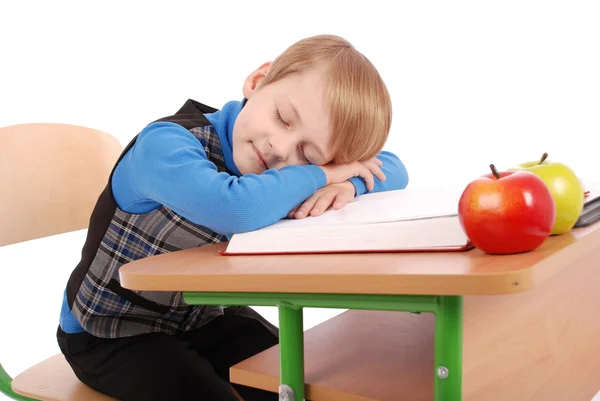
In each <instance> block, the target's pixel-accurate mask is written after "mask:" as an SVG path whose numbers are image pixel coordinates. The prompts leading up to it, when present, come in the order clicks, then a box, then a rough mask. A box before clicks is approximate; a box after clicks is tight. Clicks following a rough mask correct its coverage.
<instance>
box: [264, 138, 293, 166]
mask: <svg viewBox="0 0 600 401" xmlns="http://www.w3.org/2000/svg"><path fill="white" fill-rule="evenodd" d="M269 146H270V148H271V156H272V157H273V158H274V159H276V160H277V161H278V162H284V161H286V160H287V159H288V158H289V156H290V155H291V154H292V152H293V151H294V149H295V147H296V144H295V139H294V138H292V137H291V136H287V137H286V136H284V135H281V136H278V137H271V138H270V140H269Z"/></svg>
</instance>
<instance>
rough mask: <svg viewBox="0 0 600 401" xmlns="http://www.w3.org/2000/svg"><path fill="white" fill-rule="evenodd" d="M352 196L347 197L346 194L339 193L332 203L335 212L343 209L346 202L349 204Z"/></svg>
mask: <svg viewBox="0 0 600 401" xmlns="http://www.w3.org/2000/svg"><path fill="white" fill-rule="evenodd" d="M352 198H353V197H352V196H349V195H348V194H346V193H339V194H338V195H337V196H336V197H335V202H334V203H333V208H334V209H335V210H339V209H341V208H343V207H344V206H346V204H347V203H348V202H350V201H351V200H352Z"/></svg>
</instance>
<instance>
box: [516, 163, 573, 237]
mask: <svg viewBox="0 0 600 401" xmlns="http://www.w3.org/2000/svg"><path fill="white" fill-rule="evenodd" d="M547 158H548V153H544V154H543V155H542V157H541V159H540V160H537V161H530V162H526V163H521V164H519V165H517V166H516V167H513V168H510V169H508V170H509V171H519V170H524V171H529V172H531V173H533V174H535V175H537V176H538V177H540V178H541V179H542V181H544V183H545V184H546V185H547V186H548V189H549V190H550V193H551V194H552V198H553V199H554V204H555V205H556V218H555V220H554V225H553V226H552V231H551V233H550V235H559V234H564V233H566V232H568V231H569V230H571V228H573V226H574V225H575V223H576V222H577V219H578V218H579V215H580V214H581V210H582V209H583V198H584V188H583V185H582V184H581V180H580V179H579V177H577V175H576V174H575V172H574V171H573V170H572V169H571V168H569V167H568V166H567V165H565V164H564V163H559V162H551V161H549V160H547Z"/></svg>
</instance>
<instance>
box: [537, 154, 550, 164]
mask: <svg viewBox="0 0 600 401" xmlns="http://www.w3.org/2000/svg"><path fill="white" fill-rule="evenodd" d="M547 158H548V153H546V152H544V154H543V155H542V158H541V159H540V162H539V163H538V164H542V163H543V162H544V160H546V159H547Z"/></svg>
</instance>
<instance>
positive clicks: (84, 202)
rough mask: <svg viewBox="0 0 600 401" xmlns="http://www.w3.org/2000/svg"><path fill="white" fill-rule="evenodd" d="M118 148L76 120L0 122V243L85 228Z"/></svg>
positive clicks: (112, 142) (0, 244) (110, 140)
mask: <svg viewBox="0 0 600 401" xmlns="http://www.w3.org/2000/svg"><path fill="white" fill-rule="evenodd" d="M122 150H123V146H122V145H121V143H120V142H119V141H118V140H117V139H116V138H115V137H113V136H111V135H109V134H107V133H104V132H102V131H98V130H95V129H91V128H86V127H80V126H75V125H68V124H54V123H34V124H22V125H13V126H9V127H3V128H0V185H1V188H2V191H0V246H4V245H9V244H14V243H17V242H21V241H27V240H33V239H37V238H42V237H46V236H50V235H56V234H62V233H66V232H70V231H75V230H80V229H84V228H87V227H88V224H89V219H90V215H91V212H92V210H93V208H94V205H95V203H96V200H97V199H98V196H99V195H100V193H101V192H102V190H103V188H104V187H105V186H106V184H107V182H108V177H109V175H110V172H111V170H112V168H113V166H114V163H115V162H116V160H117V159H118V157H119V155H120V154H121V152H122Z"/></svg>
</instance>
